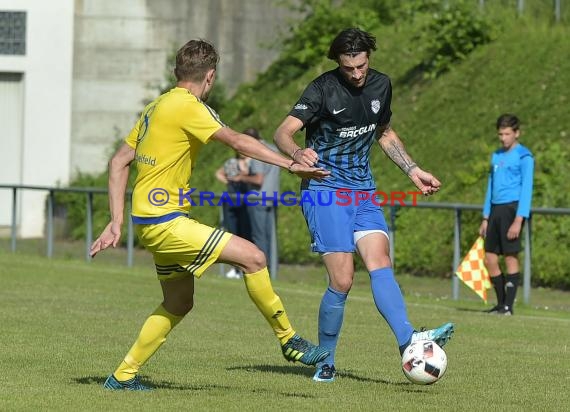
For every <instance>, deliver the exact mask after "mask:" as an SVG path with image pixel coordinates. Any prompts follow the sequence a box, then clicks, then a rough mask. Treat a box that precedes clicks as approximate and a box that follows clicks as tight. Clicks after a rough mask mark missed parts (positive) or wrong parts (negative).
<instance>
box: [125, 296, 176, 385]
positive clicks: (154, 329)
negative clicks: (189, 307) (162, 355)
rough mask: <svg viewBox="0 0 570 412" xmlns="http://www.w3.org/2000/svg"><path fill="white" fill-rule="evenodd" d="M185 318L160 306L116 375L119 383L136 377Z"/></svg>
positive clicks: (144, 327)
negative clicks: (173, 329)
mask: <svg viewBox="0 0 570 412" xmlns="http://www.w3.org/2000/svg"><path fill="white" fill-rule="evenodd" d="M182 318H183V316H176V315H173V314H171V313H169V312H167V311H166V309H164V307H163V306H162V305H160V306H159V307H158V308H156V310H155V311H154V312H153V313H152V315H150V316H149V317H148V319H147V320H146V322H145V323H144V325H143V327H142V329H141V331H140V333H139V337H138V338H137V340H136V341H135V343H134V344H133V346H132V348H131V349H130V350H129V353H127V356H125V359H124V360H123V361H122V362H121V364H120V365H119V367H118V368H117V370H116V371H115V373H114V375H115V378H116V379H117V380H118V381H127V380H129V379H132V378H134V377H135V375H136V374H137V373H138V371H139V368H140V367H141V366H142V365H144V363H145V362H146V361H147V360H148V359H150V357H151V356H152V355H154V353H155V352H156V351H157V349H158V348H159V347H160V346H161V345H162V344H163V343H164V342H165V341H166V336H167V335H168V334H169V333H170V331H171V330H172V328H174V327H175V326H176V325H177V324H178V322H180V321H181V320H182Z"/></svg>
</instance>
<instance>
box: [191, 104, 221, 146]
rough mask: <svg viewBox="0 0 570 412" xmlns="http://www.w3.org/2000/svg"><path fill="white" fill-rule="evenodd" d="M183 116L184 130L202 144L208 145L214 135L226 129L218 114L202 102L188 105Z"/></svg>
mask: <svg viewBox="0 0 570 412" xmlns="http://www.w3.org/2000/svg"><path fill="white" fill-rule="evenodd" d="M181 116H182V118H181V119H180V121H181V125H182V129H183V130H184V131H186V132H187V133H188V134H190V135H191V136H194V137H195V138H197V139H198V140H200V141H201V142H202V143H208V141H209V140H210V138H211V137H212V135H213V134H214V133H216V132H217V131H218V130H220V129H221V128H222V127H226V125H225V124H224V123H222V121H221V119H220V116H219V115H218V113H216V112H215V111H214V109H212V108H211V107H210V106H208V105H207V104H205V103H203V102H201V101H193V102H189V103H187V105H186V110H184V111H183V112H182V114H181Z"/></svg>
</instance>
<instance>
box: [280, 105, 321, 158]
mask: <svg viewBox="0 0 570 412" xmlns="http://www.w3.org/2000/svg"><path fill="white" fill-rule="evenodd" d="M302 127H303V122H301V120H299V119H297V118H296V117H294V116H290V115H289V116H287V117H286V118H285V120H283V122H282V123H281V124H280V125H279V127H278V128H277V130H276V131H275V135H274V136H273V141H274V142H275V144H276V145H277V147H278V148H279V150H281V152H283V153H285V154H286V155H288V156H289V157H290V158H291V159H293V160H294V161H295V162H297V163H301V164H303V165H305V166H314V165H315V164H317V161H318V160H319V156H318V155H317V152H315V151H314V150H313V149H312V148H310V147H307V148H305V149H303V148H301V147H299V145H298V144H297V143H296V142H295V139H294V138H293V136H295V133H297V132H298V131H299V130H301V128H302Z"/></svg>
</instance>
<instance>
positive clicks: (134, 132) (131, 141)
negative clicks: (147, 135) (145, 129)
mask: <svg viewBox="0 0 570 412" xmlns="http://www.w3.org/2000/svg"><path fill="white" fill-rule="evenodd" d="M140 128H141V120H140V119H139V121H138V122H136V124H135V125H134V127H133V128H132V129H131V131H130V132H129V134H128V135H127V137H125V143H126V144H128V145H129V146H130V147H131V148H133V149H136V148H137V139H138V137H139V130H140Z"/></svg>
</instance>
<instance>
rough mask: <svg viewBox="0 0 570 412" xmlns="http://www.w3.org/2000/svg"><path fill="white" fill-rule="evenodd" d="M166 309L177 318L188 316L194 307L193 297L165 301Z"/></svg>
mask: <svg viewBox="0 0 570 412" xmlns="http://www.w3.org/2000/svg"><path fill="white" fill-rule="evenodd" d="M163 306H164V308H165V309H166V310H167V311H168V312H170V313H172V314H173V315H176V316H185V315H187V314H188V313H189V312H190V311H191V310H192V308H193V307H194V298H193V297H180V298H177V299H170V300H165V301H164V302H163Z"/></svg>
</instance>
